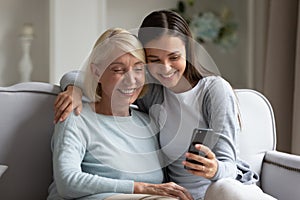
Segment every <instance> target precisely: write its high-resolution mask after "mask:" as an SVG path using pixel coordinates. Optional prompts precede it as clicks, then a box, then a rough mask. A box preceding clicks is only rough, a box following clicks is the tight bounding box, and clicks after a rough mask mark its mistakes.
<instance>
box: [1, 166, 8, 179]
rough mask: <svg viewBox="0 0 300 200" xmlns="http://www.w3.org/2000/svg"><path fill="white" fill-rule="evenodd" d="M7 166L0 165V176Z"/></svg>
mask: <svg viewBox="0 0 300 200" xmlns="http://www.w3.org/2000/svg"><path fill="white" fill-rule="evenodd" d="M6 169H7V166H6V165H0V177H1V176H2V174H3V173H4V172H5V171H6Z"/></svg>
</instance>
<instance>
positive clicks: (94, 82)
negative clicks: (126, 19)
mask: <svg viewBox="0 0 300 200" xmlns="http://www.w3.org/2000/svg"><path fill="white" fill-rule="evenodd" d="M126 53H130V54H131V55H133V56H134V57H136V58H137V59H139V60H141V61H142V62H144V63H146V58H145V53H144V49H143V46H142V44H141V43H140V41H139V40H138V39H137V37H136V36H134V35H133V34H131V33H130V32H128V31H126V30H124V29H121V28H111V29H108V30H107V31H105V32H104V33H103V34H102V35H101V36H100V37H99V38H98V39H97V41H96V43H95V45H94V47H93V49H92V52H91V54H90V56H89V58H88V61H87V63H86V66H85V67H86V69H85V78H84V90H85V91H84V93H85V95H86V96H87V97H88V98H89V99H90V100H91V101H100V99H101V84H100V83H99V78H100V76H99V75H96V74H95V72H94V71H93V70H92V67H91V65H93V64H94V65H96V66H97V68H98V69H99V71H104V70H105V69H106V67H108V66H109V64H110V63H111V62H113V61H114V60H115V59H117V58H118V57H119V56H122V55H124V54H126ZM143 90H144V89H143ZM141 93H144V92H143V91H142V92H141Z"/></svg>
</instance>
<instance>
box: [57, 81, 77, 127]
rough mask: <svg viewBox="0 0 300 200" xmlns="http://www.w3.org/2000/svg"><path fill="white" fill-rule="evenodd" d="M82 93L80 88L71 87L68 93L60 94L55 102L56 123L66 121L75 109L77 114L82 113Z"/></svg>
mask: <svg viewBox="0 0 300 200" xmlns="http://www.w3.org/2000/svg"><path fill="white" fill-rule="evenodd" d="M81 98H82V92H81V90H80V88H76V87H74V86H69V87H68V88H67V90H66V91H64V92H62V93H60V94H59V95H58V96H57V98H56V100H55V102H54V123H57V122H59V121H64V120H65V119H66V118H67V117H68V115H69V114H70V113H71V112H72V111H73V109H75V114H76V115H79V114H80V112H81V111H82V102H81Z"/></svg>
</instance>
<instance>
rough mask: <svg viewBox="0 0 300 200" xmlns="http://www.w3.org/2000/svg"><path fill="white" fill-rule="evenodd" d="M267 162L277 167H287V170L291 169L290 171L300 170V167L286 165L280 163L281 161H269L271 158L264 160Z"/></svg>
mask: <svg viewBox="0 0 300 200" xmlns="http://www.w3.org/2000/svg"><path fill="white" fill-rule="evenodd" d="M264 162H265V163H268V164H270V165H275V166H277V167H281V168H284V169H287V170H290V171H295V172H300V169H299V168H295V167H289V166H286V165H282V164H279V163H276V162H273V161H269V160H266V159H265V160H264Z"/></svg>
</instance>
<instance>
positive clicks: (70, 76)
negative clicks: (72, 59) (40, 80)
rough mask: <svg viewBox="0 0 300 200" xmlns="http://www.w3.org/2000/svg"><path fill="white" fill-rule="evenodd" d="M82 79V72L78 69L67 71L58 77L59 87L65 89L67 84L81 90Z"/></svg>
mask: <svg viewBox="0 0 300 200" xmlns="http://www.w3.org/2000/svg"><path fill="white" fill-rule="evenodd" d="M83 80H84V72H83V71H80V70H74V71H70V72H67V73H65V74H64V75H63V77H62V78H61V79H60V87H61V89H62V91H65V90H66V89H67V87H68V85H75V86H77V87H79V88H81V90H82V91H83Z"/></svg>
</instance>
